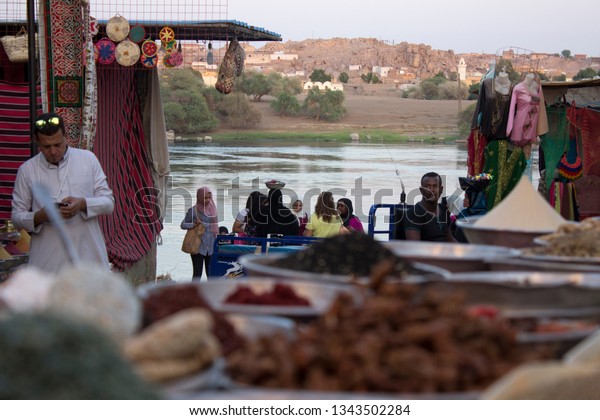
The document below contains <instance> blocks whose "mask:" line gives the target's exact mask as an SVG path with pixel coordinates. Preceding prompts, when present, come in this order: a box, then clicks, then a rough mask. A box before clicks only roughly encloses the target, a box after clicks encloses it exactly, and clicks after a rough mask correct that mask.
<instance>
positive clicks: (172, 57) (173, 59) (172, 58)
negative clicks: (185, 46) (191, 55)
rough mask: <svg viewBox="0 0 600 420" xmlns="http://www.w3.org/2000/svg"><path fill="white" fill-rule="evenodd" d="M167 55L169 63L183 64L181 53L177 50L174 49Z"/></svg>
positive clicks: (174, 64)
mask: <svg viewBox="0 0 600 420" xmlns="http://www.w3.org/2000/svg"><path fill="white" fill-rule="evenodd" d="M168 55H169V64H171V66H173V67H177V66H181V65H182V64H183V54H182V53H181V52H179V51H175V52H173V53H171V54H168Z"/></svg>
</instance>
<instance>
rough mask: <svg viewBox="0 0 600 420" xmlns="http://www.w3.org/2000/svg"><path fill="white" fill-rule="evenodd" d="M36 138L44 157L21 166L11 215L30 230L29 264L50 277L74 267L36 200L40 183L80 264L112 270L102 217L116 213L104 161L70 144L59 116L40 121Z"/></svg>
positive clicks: (40, 154)
mask: <svg viewBox="0 0 600 420" xmlns="http://www.w3.org/2000/svg"><path fill="white" fill-rule="evenodd" d="M33 137H34V138H35V140H36V142H37V144H38V148H39V151H40V153H38V154H37V155H35V156H33V157H32V158H31V159H29V160H28V161H26V162H25V163H23V165H21V166H20V167H19V170H18V172H17V179H16V181H15V188H14V191H13V201H12V215H11V218H12V221H13V223H14V225H15V227H17V228H24V229H25V230H27V231H29V232H31V247H30V251H29V263H30V264H32V265H34V266H37V267H39V268H41V269H43V270H45V271H48V272H51V273H56V272H58V271H59V270H60V269H61V268H62V267H63V266H64V265H66V264H70V259H69V255H68V253H67V250H66V248H65V247H64V246H63V245H62V241H61V239H60V236H59V234H58V231H57V230H56V228H55V227H54V226H52V223H51V222H50V219H49V217H48V214H47V213H46V209H45V208H44V207H42V206H43V204H42V203H40V202H39V201H38V200H37V199H36V198H35V197H34V196H33V193H32V186H33V185H34V184H36V183H40V184H43V185H45V186H46V187H47V188H48V190H49V192H50V194H51V195H52V197H53V198H54V200H55V202H56V206H57V207H58V210H59V213H60V215H61V216H62V218H63V220H64V222H65V225H66V228H67V234H68V236H69V239H70V240H71V241H72V243H73V245H74V248H75V249H76V250H77V252H78V254H79V258H80V263H83V264H95V265H99V266H101V267H104V268H106V270H109V262H108V255H107V252H106V245H105V242H104V237H103V235H102V231H101V230H100V225H99V223H98V216H99V215H101V214H110V213H112V211H113V209H114V198H113V193H112V191H111V189H110V188H109V187H108V184H107V182H106V175H105V174H104V171H103V170H102V167H101V166H100V162H99V161H98V159H97V158H96V156H95V155H94V154H93V153H92V152H90V151H88V150H82V149H77V148H73V147H69V146H68V145H67V140H66V137H65V125H64V122H63V119H62V118H61V117H60V116H59V115H57V114H54V113H47V114H42V115H40V116H39V117H37V118H36V120H35V123H34V128H33Z"/></svg>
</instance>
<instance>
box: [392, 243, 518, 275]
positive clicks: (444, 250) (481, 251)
mask: <svg viewBox="0 0 600 420" xmlns="http://www.w3.org/2000/svg"><path fill="white" fill-rule="evenodd" d="M382 244H383V245H384V246H385V247H386V248H388V249H389V250H390V251H392V252H393V253H394V254H395V255H397V256H399V257H402V258H404V259H406V260H408V261H411V262H419V263H424V264H430V265H434V266H436V267H440V268H443V269H445V270H448V271H450V272H453V273H457V272H465V271H484V270H486V269H487V268H488V262H487V261H489V260H494V259H506V258H514V257H518V256H519V255H520V254H521V252H520V251H519V250H517V249H514V248H507V247H503V246H494V245H479V244H459V243H456V244H453V243H441V242H421V241H389V242H382Z"/></svg>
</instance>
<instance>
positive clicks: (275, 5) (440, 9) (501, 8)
mask: <svg viewBox="0 0 600 420" xmlns="http://www.w3.org/2000/svg"><path fill="white" fill-rule="evenodd" d="M217 1H218V0H217ZM228 18H229V19H232V20H233V19H235V20H239V21H242V22H246V23H248V24H250V25H254V26H258V27H263V28H265V29H267V30H270V31H273V32H276V33H278V34H281V35H282V38H283V41H284V42H285V41H303V40H305V39H309V38H322V39H329V38H377V39H380V40H384V41H387V42H389V43H390V44H391V43H394V44H397V43H400V42H403V41H406V42H409V43H413V44H421V43H422V44H427V45H430V46H431V47H432V48H433V49H437V50H453V51H454V52H455V53H470V52H473V53H491V54H494V53H496V51H498V50H502V49H505V48H504V47H518V48H522V49H524V50H531V51H533V52H541V53H560V52H561V51H563V50H570V51H571V54H587V55H588V56H596V57H600V1H599V0H578V1H565V0H563V1H559V0H545V1H540V0H502V1H493V2H491V1H486V2H481V1H479V0H470V1H466V0H454V1H448V0H428V1H422V0H412V1H411V0H379V1H369V0H343V1H341V0H300V1H285V0H228Z"/></svg>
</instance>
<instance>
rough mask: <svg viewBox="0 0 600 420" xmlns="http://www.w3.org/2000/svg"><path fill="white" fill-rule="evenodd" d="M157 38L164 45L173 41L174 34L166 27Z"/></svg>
mask: <svg viewBox="0 0 600 420" xmlns="http://www.w3.org/2000/svg"><path fill="white" fill-rule="evenodd" d="M158 37H159V39H160V42H162V43H163V44H166V43H168V42H171V41H173V40H175V32H174V31H173V29H171V28H169V27H168V26H165V27H164V28H162V29H161V30H160V32H159V33H158Z"/></svg>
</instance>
